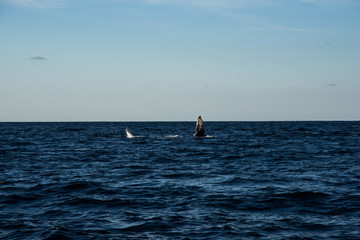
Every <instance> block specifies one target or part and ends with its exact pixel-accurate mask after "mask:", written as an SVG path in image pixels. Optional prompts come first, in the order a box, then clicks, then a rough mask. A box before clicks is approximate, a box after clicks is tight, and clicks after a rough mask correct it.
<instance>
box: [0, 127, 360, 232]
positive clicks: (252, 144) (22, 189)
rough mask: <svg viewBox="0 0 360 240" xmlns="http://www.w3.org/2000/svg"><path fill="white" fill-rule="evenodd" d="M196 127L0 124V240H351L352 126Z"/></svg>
mask: <svg viewBox="0 0 360 240" xmlns="http://www.w3.org/2000/svg"><path fill="white" fill-rule="evenodd" d="M126 127H129V129H130V130H131V132H132V134H133V135H134V136H135V137H134V138H127V137H126V133H125V129H126ZM205 127H206V132H205V133H206V134H208V136H207V137H202V138H196V137H194V136H193V134H194V130H195V122H50V123H27V122H24V123H0V239H360V122H359V121H345V122H317V121H315V122H305V121H304V122H206V121H205Z"/></svg>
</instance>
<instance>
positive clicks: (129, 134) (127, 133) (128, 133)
mask: <svg viewBox="0 0 360 240" xmlns="http://www.w3.org/2000/svg"><path fill="white" fill-rule="evenodd" d="M126 137H127V138H133V137H134V135H132V133H131V132H130V130H129V128H126Z"/></svg>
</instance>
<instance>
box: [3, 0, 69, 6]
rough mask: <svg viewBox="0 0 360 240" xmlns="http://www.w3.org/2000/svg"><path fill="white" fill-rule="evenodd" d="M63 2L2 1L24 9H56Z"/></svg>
mask: <svg viewBox="0 0 360 240" xmlns="http://www.w3.org/2000/svg"><path fill="white" fill-rule="evenodd" d="M64 1H65V0H4V2H5V3H7V4H12V5H16V6H20V7H24V8H56V7H59V6H60V4H61V3H62V2H64Z"/></svg>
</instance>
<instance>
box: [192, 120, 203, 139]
mask: <svg viewBox="0 0 360 240" xmlns="http://www.w3.org/2000/svg"><path fill="white" fill-rule="evenodd" d="M194 136H195V137H203V136H205V126H204V122H203V120H202V119H201V116H199V117H198V119H197V122H196V127H195V134H194Z"/></svg>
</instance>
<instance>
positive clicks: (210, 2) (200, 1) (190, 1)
mask: <svg viewBox="0 0 360 240" xmlns="http://www.w3.org/2000/svg"><path fill="white" fill-rule="evenodd" d="M141 1H143V2H148V3H153V4H181V5H191V6H198V7H202V8H244V7H251V6H256V5H259V4H261V5H263V4H266V2H269V1H265V0H141Z"/></svg>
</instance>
